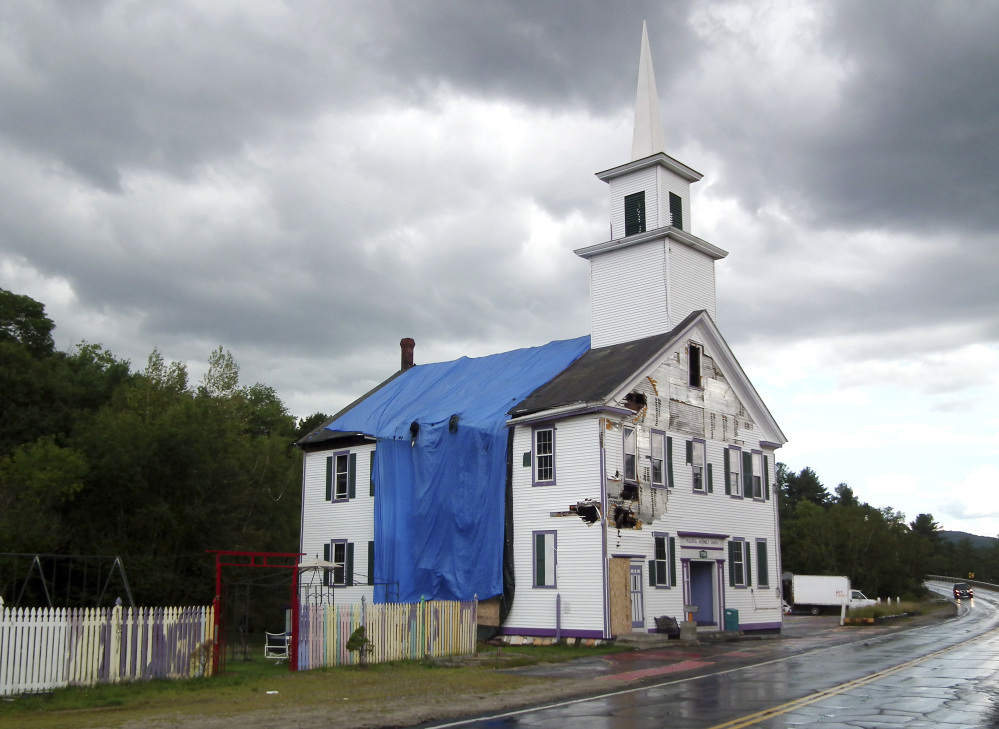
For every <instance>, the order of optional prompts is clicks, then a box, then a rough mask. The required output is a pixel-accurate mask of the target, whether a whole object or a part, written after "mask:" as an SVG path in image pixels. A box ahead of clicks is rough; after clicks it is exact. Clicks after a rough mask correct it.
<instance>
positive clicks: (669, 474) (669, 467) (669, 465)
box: [666, 435, 675, 488]
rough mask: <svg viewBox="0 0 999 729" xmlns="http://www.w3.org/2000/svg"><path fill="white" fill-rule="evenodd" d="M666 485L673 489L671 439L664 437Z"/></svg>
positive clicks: (670, 437)
mask: <svg viewBox="0 0 999 729" xmlns="http://www.w3.org/2000/svg"><path fill="white" fill-rule="evenodd" d="M666 478H667V479H668V480H667V481H666V484H667V485H668V486H669V487H670V488H673V486H674V485H675V484H674V483H673V437H672V436H669V435H667V436H666Z"/></svg>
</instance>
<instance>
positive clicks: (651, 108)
mask: <svg viewBox="0 0 999 729" xmlns="http://www.w3.org/2000/svg"><path fill="white" fill-rule="evenodd" d="M657 152H663V153H664V154H665V152H666V140H665V138H664V137H663V122H662V119H661V118H660V117H659V94H658V93H657V92H656V74H655V71H653V70H652V54H651V53H650V52H649V32H648V30H647V29H646V27H645V21H644V20H643V21H642V55H641V58H640V60H639V62H638V97H637V98H636V100H635V136H634V137H632V140H631V159H632V161H634V160H636V159H642V158H643V157H648V156H649V155H652V154H656V153H657Z"/></svg>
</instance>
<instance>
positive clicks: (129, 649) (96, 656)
mask: <svg viewBox="0 0 999 729" xmlns="http://www.w3.org/2000/svg"><path fill="white" fill-rule="evenodd" d="M213 639H214V614H213V609H212V607H211V606H208V607H167V608H123V607H121V606H120V605H119V606H116V607H113V608H55V609H52V608H24V609H9V608H2V609H0V696H8V695H11V694H18V693H30V692H37V691H49V690H51V689H54V688H59V687H62V686H68V685H80V686H93V685H95V684H98V683H118V682H120V681H133V680H139V679H149V678H190V677H194V676H202V675H209V674H211V671H212V661H211V655H212V652H211V646H212V642H213Z"/></svg>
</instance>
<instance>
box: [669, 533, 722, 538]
mask: <svg viewBox="0 0 999 729" xmlns="http://www.w3.org/2000/svg"><path fill="white" fill-rule="evenodd" d="M676 535H677V536H678V537H704V538H706V539H728V536H729V535H728V534H709V533H708V532H677V533H676Z"/></svg>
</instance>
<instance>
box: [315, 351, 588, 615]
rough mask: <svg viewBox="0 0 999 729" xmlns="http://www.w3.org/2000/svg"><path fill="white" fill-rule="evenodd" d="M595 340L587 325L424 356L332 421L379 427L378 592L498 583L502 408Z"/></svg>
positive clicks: (459, 593) (434, 592)
mask: <svg viewBox="0 0 999 729" xmlns="http://www.w3.org/2000/svg"><path fill="white" fill-rule="evenodd" d="M589 348H590V338H589V337H580V338H579V339H569V340H565V341H558V342H551V343H549V344H546V345H544V346H542V347H533V348H529V349H518V350H514V351H512V352H503V353H501V354H494V355H491V356H489V357H480V358H475V359H471V358H468V357H463V358H461V359H457V360H454V361H453V362H441V363H438V364H428V365H417V366H416V367H413V368H412V369H410V370H407V371H406V372H404V373H403V374H402V375H400V376H399V377H397V378H395V379H394V380H392V381H391V382H389V383H388V384H387V385H385V387H383V388H381V389H380V390H378V391H376V392H375V393H373V394H372V395H371V396H370V397H368V398H367V399H365V400H363V401H362V402H360V403H358V405H357V406H355V407H354V408H352V409H351V410H350V411H348V412H347V413H345V414H344V415H342V416H340V417H339V418H337V420H335V421H333V422H332V423H330V425H328V426H327V428H328V429H329V430H332V431H337V432H348V433H349V432H361V433H365V434H367V435H371V436H374V437H376V438H377V439H378V445H377V449H376V453H375V464H374V476H373V477H374V480H375V493H376V494H377V496H376V498H375V583H376V584H375V602H389V601H391V602H396V601H398V602H415V601H418V600H419V599H420V598H426V599H434V600H470V599H471V598H472V596H473V595H478V597H479V599H480V600H485V599H488V598H490V597H494V596H496V595H499V594H500V593H502V591H503V576H502V569H503V520H504V499H505V493H506V462H507V437H508V429H507V427H506V420H507V418H508V416H507V411H509V410H510V409H511V408H512V407H513V406H514V405H516V404H517V403H519V402H520V401H521V400H523V399H524V398H525V397H527V396H528V395H529V394H531V392H533V391H534V390H535V389H536V388H538V387H540V386H541V385H543V384H544V383H546V382H548V381H549V380H550V379H552V378H553V377H554V376H555V375H557V374H558V373H559V372H561V371H562V370H564V369H565V368H566V367H568V366H569V365H570V364H572V363H573V362H574V361H576V360H577V359H578V358H579V357H581V356H582V355H583V353H585V352H586V351H587V350H588V349H589ZM452 415H457V416H458V421H457V429H456V430H455V431H454V432H451V429H450V428H449V422H450V420H451V416H452ZM414 422H415V423H418V424H419V426H420V427H419V432H418V433H417V435H416V438H415V440H414V439H413V438H412V436H411V430H410V426H411V424H412V423H414ZM515 465H516V464H515Z"/></svg>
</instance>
